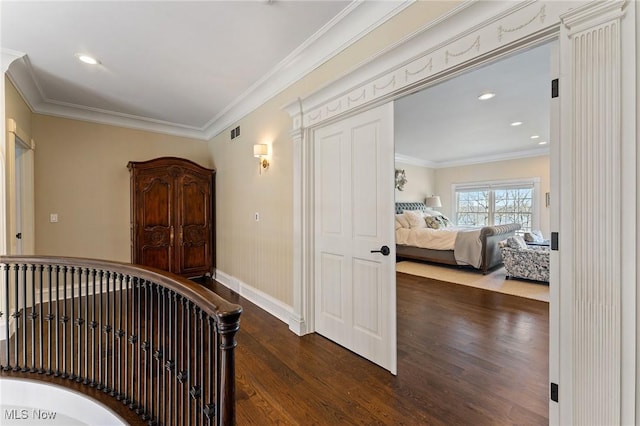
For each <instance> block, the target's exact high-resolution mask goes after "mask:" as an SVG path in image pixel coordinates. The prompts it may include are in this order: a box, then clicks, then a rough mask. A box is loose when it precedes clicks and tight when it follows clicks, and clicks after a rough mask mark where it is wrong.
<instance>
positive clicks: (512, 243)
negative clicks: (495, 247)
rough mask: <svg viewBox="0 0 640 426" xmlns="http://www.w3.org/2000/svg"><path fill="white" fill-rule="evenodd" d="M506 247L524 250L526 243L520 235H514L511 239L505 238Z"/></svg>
mask: <svg viewBox="0 0 640 426" xmlns="http://www.w3.org/2000/svg"><path fill="white" fill-rule="evenodd" d="M507 246H509V247H511V248H514V249H526V248H527V243H525V242H524V238H522V237H521V236H520V235H514V236H513V237H509V238H507Z"/></svg>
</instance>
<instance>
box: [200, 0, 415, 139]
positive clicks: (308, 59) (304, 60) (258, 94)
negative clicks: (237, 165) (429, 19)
mask: <svg viewBox="0 0 640 426" xmlns="http://www.w3.org/2000/svg"><path fill="white" fill-rule="evenodd" d="M414 1H415V0H406V1H402V2H397V1H388V2H386V1H383V2H366V1H364V2H353V3H352V4H351V5H350V6H349V7H347V8H346V9H345V10H344V11H343V13H342V14H340V15H338V16H336V17H335V18H334V19H333V20H332V21H331V22H329V23H328V24H327V25H325V26H324V27H323V28H321V29H320V30H319V31H318V32H317V33H316V34H314V35H313V36H312V37H311V38H310V39H308V40H307V41H306V42H305V43H303V44H302V45H301V46H300V47H299V48H297V49H296V50H295V51H293V52H292V53H291V54H290V55H289V56H287V57H286V58H285V59H284V60H283V61H282V62H280V63H279V64H278V65H277V66H276V67H275V68H274V69H273V70H271V72H270V73H269V74H267V75H266V76H265V77H263V78H262V79H261V80H259V81H258V82H256V83H255V84H254V85H253V86H251V87H250V88H249V89H248V90H247V91H246V92H245V93H243V94H242V95H241V96H240V97H239V98H238V100H237V101H236V102H234V103H232V104H231V105H229V106H228V107H227V108H226V109H225V110H224V111H222V112H221V113H220V114H218V115H217V116H216V117H214V118H213V119H212V120H211V121H210V122H209V123H207V126H206V130H205V133H206V135H207V137H208V139H210V138H213V137H214V136H216V135H217V134H219V133H220V132H222V131H224V130H225V129H226V128H227V127H229V126H230V125H231V124H233V123H234V122H236V121H238V120H239V119H241V118H242V117H244V116H245V115H247V114H248V113H250V112H251V111H253V110H255V109H256V108H258V107H259V106H260V105H262V104H264V103H265V102H267V101H268V100H269V99H271V98H272V97H273V96H275V95H276V94H278V93H280V92H281V91H283V90H284V89H286V88H287V87H288V86H290V85H291V84H293V83H295V82H296V81H298V80H300V79H301V78H303V77H304V76H305V75H307V74H309V73H310V72H312V71H314V70H315V69H317V68H318V67H319V66H320V65H322V64H324V63H325V62H327V61H328V60H329V59H331V58H333V57H334V56H336V55H337V54H338V53H340V52H342V51H343V50H345V49H346V48H347V47H349V46H351V45H352V44H353V43H355V42H357V41H358V40H360V39H361V38H363V37H364V36H366V35H367V34H369V33H370V32H371V31H373V30H374V29H376V28H377V27H379V26H380V25H382V24H383V23H384V22H386V21H388V20H389V19H391V18H392V17H394V16H395V15H397V14H398V13H400V12H402V11H403V10H404V9H406V8H407V7H408V6H410V5H411V4H412V3H414Z"/></svg>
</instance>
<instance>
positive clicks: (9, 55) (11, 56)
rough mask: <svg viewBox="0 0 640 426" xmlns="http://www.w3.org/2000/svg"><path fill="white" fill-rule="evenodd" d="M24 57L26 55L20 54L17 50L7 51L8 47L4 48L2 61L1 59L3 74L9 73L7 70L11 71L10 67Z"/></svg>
mask: <svg viewBox="0 0 640 426" xmlns="http://www.w3.org/2000/svg"><path fill="white" fill-rule="evenodd" d="M24 55H25V54H24V53H22V52H18V51H17V50H12V49H7V48H6V47H3V48H2V57H1V58H2V59H0V65H1V66H2V72H3V73H5V72H7V70H8V69H9V65H11V64H12V63H13V61H15V60H16V59H20V58H22V57H23V56H24Z"/></svg>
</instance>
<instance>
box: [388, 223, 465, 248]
mask: <svg viewBox="0 0 640 426" xmlns="http://www.w3.org/2000/svg"><path fill="white" fill-rule="evenodd" d="M468 229H469V228H464V227H447V228H443V229H433V228H417V229H416V228H414V229H409V228H400V229H397V230H396V244H402V245H405V246H414V247H420V248H429V249H434V250H453V248H454V246H455V243H456V236H457V235H458V231H459V230H468Z"/></svg>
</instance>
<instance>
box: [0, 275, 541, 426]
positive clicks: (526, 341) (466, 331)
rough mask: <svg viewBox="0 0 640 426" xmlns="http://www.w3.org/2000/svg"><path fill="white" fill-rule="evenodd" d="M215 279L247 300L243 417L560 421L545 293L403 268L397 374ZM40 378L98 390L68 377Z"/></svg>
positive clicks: (242, 339)
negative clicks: (296, 326) (541, 296)
mask: <svg viewBox="0 0 640 426" xmlns="http://www.w3.org/2000/svg"><path fill="white" fill-rule="evenodd" d="M205 285H207V286H208V287H210V288H212V289H213V290H214V291H216V292H217V293H219V294H220V295H221V296H223V297H225V298H226V299H228V300H230V301H232V302H235V303H239V304H241V305H242V307H243V309H244V312H243V314H242V317H241V324H240V332H239V333H238V336H237V340H238V346H237V349H236V350H237V352H236V375H237V377H236V379H237V380H236V386H237V388H236V392H237V423H238V424H239V425H271V424H282V425H285V424H286V425H312V424H314V425H337V424H340V425H351V424H363V425H371V424H380V425H513V424H517V425H537V424H547V423H548V398H547V392H548V391H547V386H548V365H549V362H548V351H549V349H548V348H549V333H548V330H549V305H548V304H547V303H545V302H539V301H535V300H530V299H524V298H520V297H515V296H509V295H505V294H499V293H493V292H490V291H487V290H481V289H476V288H472V287H467V286H462V285H457V284H450V283H443V282H439V281H435V280H431V279H428V278H422V277H416V276H412V275H406V274H402V273H398V274H397V310H398V375H397V376H393V375H391V374H390V373H388V372H387V371H386V370H383V369H382V368H380V367H377V366H376V365H374V364H372V363H370V362H369V361H366V360H365V359H363V358H361V357H359V356H357V355H355V354H354V353H352V352H350V351H348V350H346V349H344V348H342V347H340V346H338V345H336V344H334V343H333V342H331V341H329V340H327V339H325V338H323V337H322V336H320V335H317V334H311V335H307V336H303V337H298V336H296V335H295V334H293V333H292V332H291V331H289V329H288V326H287V325H286V324H284V323H282V322H281V321H279V320H278V319H276V318H274V317H273V316H271V315H270V314H268V313H266V312H265V311H263V310H262V309H260V308H258V307H256V306H255V305H253V304H252V303H250V302H248V301H246V300H244V299H243V298H242V297H239V296H238V295H237V294H235V293H233V292H231V291H230V290H229V289H227V288H226V287H224V286H222V285H221V284H218V283H215V282H213V281H209V282H208V283H206V284H205ZM0 352H1V351H0ZM0 374H1V375H6V376H14V375H15V374H14V373H12V372H10V371H9V372H1V373H0ZM30 377H32V378H34V379H38V380H45V381H48V382H50V383H63V382H64V385H65V386H76V387H77V390H78V391H80V392H86V391H87V389H86V388H83V387H80V386H78V385H75V384H74V383H72V382H70V381H69V380H65V379H60V378H54V377H50V376H44V375H33V376H30ZM89 392H90V393H91V396H93V397H94V398H96V399H98V400H100V401H102V402H103V403H104V404H105V405H107V406H109V407H111V408H112V409H114V410H115V411H116V412H118V413H119V414H120V415H121V416H123V417H124V418H125V419H126V421H127V422H128V423H130V424H144V422H142V420H141V419H140V418H139V417H136V416H135V414H134V413H133V412H132V411H130V410H129V409H128V408H126V406H124V405H123V404H122V403H119V402H117V401H115V400H114V399H112V398H110V397H107V396H106V395H105V394H103V393H102V392H100V391H97V390H93V389H89Z"/></svg>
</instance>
